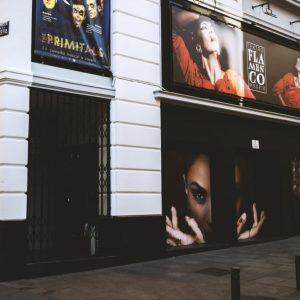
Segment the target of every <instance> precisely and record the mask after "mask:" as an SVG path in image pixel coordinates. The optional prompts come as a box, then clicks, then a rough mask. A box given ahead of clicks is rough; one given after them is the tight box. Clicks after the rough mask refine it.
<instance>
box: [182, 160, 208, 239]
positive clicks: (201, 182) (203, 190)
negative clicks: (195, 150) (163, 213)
mask: <svg viewBox="0 0 300 300" xmlns="http://www.w3.org/2000/svg"><path fill="white" fill-rule="evenodd" d="M184 179H185V192H186V195H187V202H188V205H187V206H188V211H189V213H190V216H191V217H192V218H194V219H195V220H196V222H197V223H198V226H199V228H200V230H201V231H202V233H203V234H204V235H205V233H207V232H209V231H210V230H211V228H210V227H211V188H210V165H209V158H208V156H206V155H203V154H200V155H198V156H197V157H196V158H195V160H194V161H193V163H192V165H191V166H190V168H189V170H188V172H187V175H186V178H184Z"/></svg>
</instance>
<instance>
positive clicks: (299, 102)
mask: <svg viewBox="0 0 300 300" xmlns="http://www.w3.org/2000/svg"><path fill="white" fill-rule="evenodd" d="M273 91H274V93H275V95H277V96H278V95H281V96H282V98H283V100H284V102H285V103H286V105H287V106H290V107H293V108H300V88H298V87H296V85H295V80H294V75H293V74H292V73H288V74H285V75H284V76H283V77H282V78H281V79H279V80H278V81H277V82H276V84H275V85H274V87H273Z"/></svg>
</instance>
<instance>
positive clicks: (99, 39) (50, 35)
mask: <svg viewBox="0 0 300 300" xmlns="http://www.w3.org/2000/svg"><path fill="white" fill-rule="evenodd" d="M34 32H35V34H34V49H33V53H34V55H35V56H39V57H43V58H49V59H53V60H57V61H63V62H67V63H71V64H73V65H81V66H85V67H89V68H93V69H98V70H100V71H101V70H103V71H104V70H109V69H110V58H109V34H110V1H109V0H37V1H36V7H35V31H34Z"/></svg>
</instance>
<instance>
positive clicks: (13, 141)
mask: <svg viewBox="0 0 300 300" xmlns="http://www.w3.org/2000/svg"><path fill="white" fill-rule="evenodd" d="M21 2H22V3H20V1H11V0H1V1H0V23H2V22H6V21H10V31H9V35H8V36H4V37H0V221H1V220H24V219H26V211H27V196H26V194H25V193H26V191H27V167H26V165H27V160H28V142H27V138H28V128H29V118H28V111H29V87H31V86H35V87H40V88H46V89H54V90H59V91H63V92H71V93H77V94H84V95H89V96H94V97H98V98H106V99H107V98H112V97H113V96H114V89H113V88H112V80H111V78H105V77H101V76H97V75H92V74H86V73H82V72H77V71H72V70H66V69H62V68H58V67H52V66H47V65H42V64H36V63H32V62H31V31H32V3H33V1H32V0H22V1H21ZM99 101H101V100H99Z"/></svg>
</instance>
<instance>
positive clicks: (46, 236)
mask: <svg viewBox="0 0 300 300" xmlns="http://www.w3.org/2000/svg"><path fill="white" fill-rule="evenodd" d="M28 157H29V161H28V208H27V221H28V239H27V240H28V262H38V261H47V260H52V259H58V258H73V257H83V256H90V255H97V254H98V252H99V244H98V239H97V229H96V226H95V225H94V222H95V220H97V219H99V218H101V217H105V216H108V214H109V211H110V208H109V203H110V199H109V186H110V183H109V101H104V100H97V99H93V98H89V97H83V96H78V95H72V94H63V93H58V92H53V91H45V90H39V89H31V95H30V112H29V154H28Z"/></svg>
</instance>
